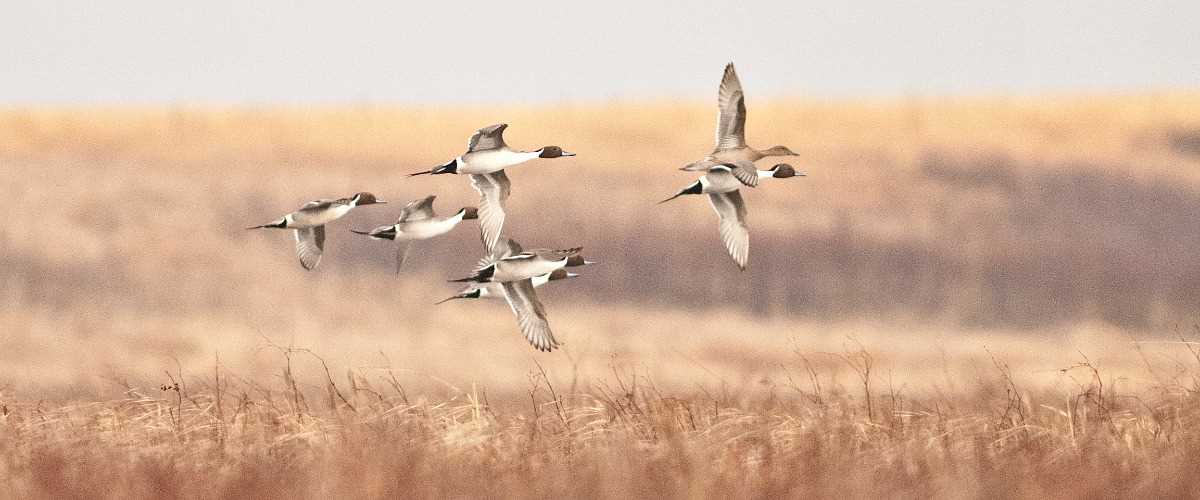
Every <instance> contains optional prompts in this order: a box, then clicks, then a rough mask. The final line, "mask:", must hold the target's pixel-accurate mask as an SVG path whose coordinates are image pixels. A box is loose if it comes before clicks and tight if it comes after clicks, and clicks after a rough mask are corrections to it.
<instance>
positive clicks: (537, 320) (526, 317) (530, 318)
mask: <svg viewBox="0 0 1200 500" xmlns="http://www.w3.org/2000/svg"><path fill="white" fill-rule="evenodd" d="M502 285H503V286H504V300H507V301H508V306H509V307H511V308H512V311H513V314H514V315H516V316H517V325H518V326H520V327H521V333H522V334H523V335H525V339H526V340H528V341H529V343H530V344H531V345H533V347H534V348H536V349H537V350H539V351H546V352H549V351H552V350H554V348H556V347H558V345H559V344H558V341H557V340H555V339H554V332H551V331H550V322H549V321H547V320H546V308H545V306H543V305H542V301H540V300H538V298H537V293H536V292H534V289H533V281H532V280H528V279H525V280H521V281H512V282H508V283H503V284H502Z"/></svg>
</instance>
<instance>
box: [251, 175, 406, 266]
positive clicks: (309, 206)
mask: <svg viewBox="0 0 1200 500" xmlns="http://www.w3.org/2000/svg"><path fill="white" fill-rule="evenodd" d="M379 203H387V202H386V201H380V200H377V199H375V195H373V194H371V193H356V194H355V195H354V196H351V197H349V198H338V199H336V200H315V201H310V202H308V203H305V204H304V206H302V207H300V209H299V210H296V211H295V212H292V213H290V214H287V215H285V216H283V217H281V218H279V219H278V220H275V221H273V222H268V223H266V224H263V225H261V226H254V227H248V228H246V229H265V228H274V229H292V230H294V234H295V236H296V255H297V256H298V257H300V266H301V267H303V268H304V269H305V270H308V271H311V270H313V269H314V268H316V267H317V264H320V263H321V254H322V252H323V251H324V250H325V224H328V223H330V222H333V221H335V220H338V219H340V218H342V217H343V216H345V215H346V214H348V213H350V210H351V209H353V208H354V207H359V206H363V205H375V204H379Z"/></svg>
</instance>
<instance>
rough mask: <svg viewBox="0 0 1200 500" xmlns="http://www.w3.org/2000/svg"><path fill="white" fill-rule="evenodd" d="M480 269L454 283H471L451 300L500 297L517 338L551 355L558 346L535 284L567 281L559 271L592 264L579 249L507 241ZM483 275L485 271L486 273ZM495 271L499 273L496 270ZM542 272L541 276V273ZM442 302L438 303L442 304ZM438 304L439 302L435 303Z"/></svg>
mask: <svg viewBox="0 0 1200 500" xmlns="http://www.w3.org/2000/svg"><path fill="white" fill-rule="evenodd" d="M480 264H481V268H480V270H479V271H477V272H476V276H474V277H472V278H467V279H462V280H455V281H472V282H473V283H472V284H471V285H470V286H469V287H467V288H466V289H465V290H463V291H462V292H459V294H458V295H456V296H454V297H451V298H449V299H446V300H451V299H455V298H479V297H485V296H494V295H497V294H503V295H504V299H505V300H506V301H507V302H508V306H509V308H511V309H512V312H513V315H515V316H516V317H517V325H518V326H520V328H521V334H522V335H524V336H525V339H526V340H528V341H529V343H530V345H532V346H533V347H534V348H536V349H537V350H539V351H551V350H554V349H555V348H557V347H558V346H559V342H558V340H556V339H555V338H554V332H552V331H551V330H550V322H549V321H548V320H547V319H546V308H545V306H543V305H542V301H541V300H539V299H538V297H537V293H536V292H535V291H534V288H536V287H537V286H538V283H537V282H538V281H541V278H543V277H544V278H545V280H546V282H549V281H550V280H553V279H556V278H554V276H556V275H557V276H563V278H569V277H572V276H573V275H572V274H571V273H566V274H565V275H563V274H556V273H562V272H565V271H564V270H563V269H562V268H563V267H573V266H583V265H587V264H592V262H590V261H587V260H584V259H583V257H581V256H580V255H579V249H578V248H574V249H570V250H531V251H528V252H525V251H522V250H521V245H519V244H517V242H515V241H512V240H511V239H507V238H501V239H499V240H497V242H496V246H495V247H494V249H493V250H492V251H491V254H490V255H489V256H488V257H485V258H484V259H483V260H481V261H480ZM489 269H490V271H486V272H485V270H489ZM497 269H499V270H497ZM541 271H545V272H541ZM483 274H486V275H487V276H486V277H485V276H483ZM446 300H443V301H442V302H446ZM439 303H440V302H439Z"/></svg>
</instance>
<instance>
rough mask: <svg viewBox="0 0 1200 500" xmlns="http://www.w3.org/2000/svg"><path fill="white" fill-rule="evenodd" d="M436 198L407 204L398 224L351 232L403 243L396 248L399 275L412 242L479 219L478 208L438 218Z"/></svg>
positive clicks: (397, 221) (427, 198) (466, 208)
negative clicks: (435, 207)
mask: <svg viewBox="0 0 1200 500" xmlns="http://www.w3.org/2000/svg"><path fill="white" fill-rule="evenodd" d="M436 198H437V196H435V195H430V196H426V197H425V198H422V199H419V200H413V201H410V202H408V204H407V205H405V206H404V209H403V210H401V211H400V217H398V218H397V219H396V223H395V224H392V225H389V226H379V227H377V228H375V229H372V230H370V231H359V230H357V229H351V230H350V231H352V232H354V233H357V234H364V235H367V236H370V237H371V238H375V239H379V240H395V241H399V242H400V246H399V247H398V248H397V249H396V273H397V274H399V273H400V268H401V267H402V266H404V261H405V259H407V258H408V254H409V252H410V251H411V250H412V247H413V242H415V241H420V240H427V239H430V238H433V237H436V236H441V235H443V234H446V233H448V232H450V230H451V229H454V227H455V226H458V224H459V223H460V222H462V221H464V220H471V219H478V218H479V215H478V211H477V210H476V209H475V207H463V208H462V209H460V210H459V211H458V212H456V213H455V214H454V215H451V216H449V217H438V216H437V214H436V213H435V212H434V210H433V200H434V199H436Z"/></svg>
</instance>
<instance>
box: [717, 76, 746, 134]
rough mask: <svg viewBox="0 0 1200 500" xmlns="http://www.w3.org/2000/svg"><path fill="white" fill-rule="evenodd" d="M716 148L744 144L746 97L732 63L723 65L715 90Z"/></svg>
mask: <svg viewBox="0 0 1200 500" xmlns="http://www.w3.org/2000/svg"><path fill="white" fill-rule="evenodd" d="M717 109H718V113H717V150H718V151H720V150H723V149H735V148H741V147H745V146H746V99H745V95H744V94H743V93H742V82H741V81H740V80H738V76H737V71H734V69H733V63H729V64H728V65H727V66H725V76H724V77H722V78H721V88H720V89H719V90H718V91H717Z"/></svg>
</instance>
